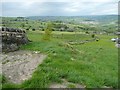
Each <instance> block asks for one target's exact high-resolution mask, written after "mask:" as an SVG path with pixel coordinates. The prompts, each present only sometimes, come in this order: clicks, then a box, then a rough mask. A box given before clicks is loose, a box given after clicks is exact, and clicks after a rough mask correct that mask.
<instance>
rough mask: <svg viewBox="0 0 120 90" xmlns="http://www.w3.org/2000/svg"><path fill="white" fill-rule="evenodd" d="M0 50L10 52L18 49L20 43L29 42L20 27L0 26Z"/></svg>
mask: <svg viewBox="0 0 120 90" xmlns="http://www.w3.org/2000/svg"><path fill="white" fill-rule="evenodd" d="M0 31H1V34H0V39H1V40H2V41H1V45H0V46H1V47H0V49H1V51H2V52H10V51H15V50H18V49H19V47H20V45H22V44H27V43H28V42H29V40H28V38H27V36H26V32H25V31H24V30H21V29H15V28H8V27H0Z"/></svg>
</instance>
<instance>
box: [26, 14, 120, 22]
mask: <svg viewBox="0 0 120 90" xmlns="http://www.w3.org/2000/svg"><path fill="white" fill-rule="evenodd" d="M26 18H27V19H30V20H41V21H64V22H71V21H72V22H81V21H94V22H99V23H110V22H115V21H118V16H117V15H89V16H29V17H26Z"/></svg>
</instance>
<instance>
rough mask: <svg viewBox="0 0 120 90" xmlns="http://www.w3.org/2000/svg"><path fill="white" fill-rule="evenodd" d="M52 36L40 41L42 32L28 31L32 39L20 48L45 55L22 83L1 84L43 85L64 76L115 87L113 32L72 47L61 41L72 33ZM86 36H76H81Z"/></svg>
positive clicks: (23, 86) (67, 78) (5, 85)
mask: <svg viewBox="0 0 120 90" xmlns="http://www.w3.org/2000/svg"><path fill="white" fill-rule="evenodd" d="M53 36H54V38H53V39H52V40H51V41H42V40H41V37H42V34H40V33H38V32H37V33H36V32H29V34H28V37H29V38H30V40H32V41H33V42H31V43H29V44H28V45H24V46H22V47H21V49H27V50H37V51H38V50H39V51H41V52H42V53H45V54H48V57H47V59H46V60H45V61H44V62H43V64H41V65H39V66H38V68H37V70H36V71H35V72H34V73H33V76H32V78H31V79H29V80H27V81H25V82H24V83H22V84H21V85H17V86H15V85H12V84H9V83H6V84H3V87H22V88H44V87H49V85H50V84H51V83H53V82H58V83H61V79H62V78H64V79H66V80H68V81H69V82H73V83H79V84H82V85H85V86H86V87H89V88H90V87H103V86H108V87H114V88H117V80H118V78H117V77H118V76H117V75H118V74H117V73H118V72H117V71H118V67H117V66H118V64H117V63H118V58H117V57H118V55H117V54H118V53H117V48H115V45H114V43H113V42H111V41H110V38H111V37H112V36H105V35H101V36H99V37H100V38H101V40H100V41H98V42H89V43H86V44H83V45H74V46H72V47H73V49H71V48H70V47H69V46H67V45H66V44H65V43H64V42H66V41H67V40H68V38H69V40H76V37H74V35H72V34H64V35H63V36H62V35H58V34H57V35H53ZM55 37H56V38H55ZM89 37H90V36H85V35H78V36H77V38H79V39H80V40H83V39H88V38H89ZM81 38H82V39H81ZM76 50H77V51H76Z"/></svg>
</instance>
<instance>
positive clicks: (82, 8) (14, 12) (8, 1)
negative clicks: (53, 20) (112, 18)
mask: <svg viewBox="0 0 120 90" xmlns="http://www.w3.org/2000/svg"><path fill="white" fill-rule="evenodd" d="M118 1H119V0H100V1H98V0H19V1H18V0H4V1H2V8H1V10H2V16H81V15H108V14H117V13H118Z"/></svg>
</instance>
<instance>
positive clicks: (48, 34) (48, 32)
mask: <svg viewBox="0 0 120 90" xmlns="http://www.w3.org/2000/svg"><path fill="white" fill-rule="evenodd" d="M52 27H53V25H52V23H51V22H48V24H47V28H46V29H45V30H44V32H45V34H44V35H43V40H47V41H49V40H50V39H51V36H52Z"/></svg>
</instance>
